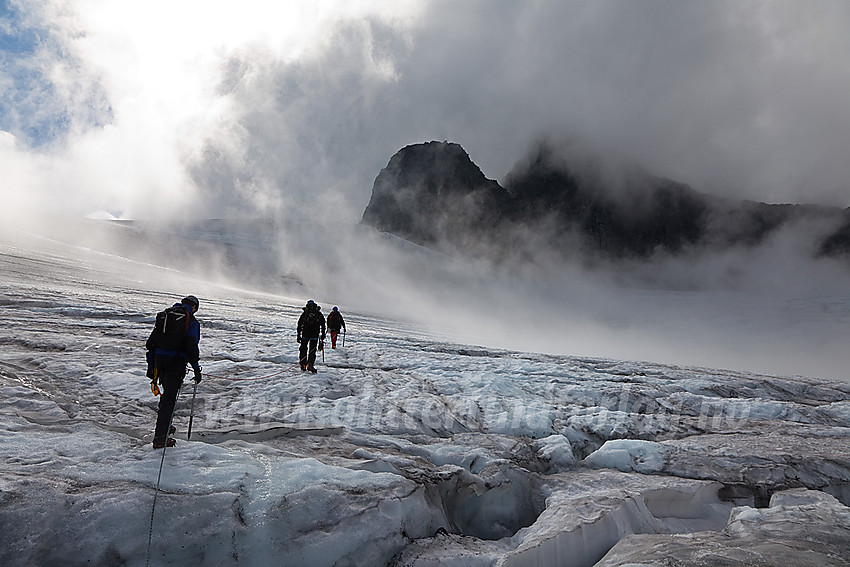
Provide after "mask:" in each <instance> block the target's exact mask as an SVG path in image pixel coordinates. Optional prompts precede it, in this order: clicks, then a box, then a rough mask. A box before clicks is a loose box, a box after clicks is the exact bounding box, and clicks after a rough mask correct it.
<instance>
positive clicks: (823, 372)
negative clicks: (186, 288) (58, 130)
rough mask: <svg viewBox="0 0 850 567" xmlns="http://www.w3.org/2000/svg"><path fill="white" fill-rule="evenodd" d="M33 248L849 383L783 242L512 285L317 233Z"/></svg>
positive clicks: (584, 351) (819, 283) (504, 273)
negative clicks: (109, 257)
mask: <svg viewBox="0 0 850 567" xmlns="http://www.w3.org/2000/svg"><path fill="white" fill-rule="evenodd" d="M42 233H43V234H42V235H41V236H33V235H31V234H30V235H29V236H27V234H26V233H24V232H20V231H19V232H17V233H16V236H15V238H17V239H19V240H20V239H24V240H23V241H25V242H26V243H27V244H26V245H27V246H36V247H43V246H48V245H49V243H50V242H56V243H58V242H65V243H67V244H64V245H70V246H75V247H77V248H78V249H79V250H86V251H87V253H88V254H89V255H90V256H89V257H90V261H91V262H94V261H93V260H91V258H96V257H97V254H109V255H115V256H124V257H129V258H134V259H136V260H143V261H144V262H145V263H147V264H149V265H150V266H152V267H165V268H168V270H165V271H162V270H157V271H156V272H155V273H156V275H153V276H151V275H146V274H141V273H138V272H139V270H140V269H141V268H140V267H139V265H138V264H134V265H133V266H132V267H130V266H128V270H129V271H130V272H132V273H130V274H128V277H135V278H136V279H138V280H139V281H142V280H143V281H144V282H145V285H154V286H156V285H158V284H159V283H160V282H161V281H162V279H163V278H164V277H165V276H164V275H163V274H168V273H169V270H173V271H174V272H175V273H177V272H183V273H188V274H191V275H193V276H194V277H196V278H197V279H198V281H199V282H204V281H206V282H210V283H226V284H228V285H232V286H234V287H240V288H243V289H244V288H247V289H253V290H255V291H258V292H262V293H270V294H273V295H270V296H268V299H267V301H268V302H269V306H268V307H269V308H271V309H273V308H274V307H275V302H276V301H277V300H276V299H275V296H278V297H287V298H292V299H293V300H294V301H305V300H306V299H308V298H313V299H315V300H316V301H317V302H319V303H320V304H321V305H323V306H324V307H325V310H326V311H327V310H329V309H330V307H332V306H333V305H338V306H339V307H340V308H341V309H342V310H343V312H361V313H370V314H376V315H379V316H383V317H389V318H393V319H397V320H407V321H412V322H416V323H418V324H421V325H425V326H426V327H427V328H428V329H430V330H431V331H433V332H435V333H438V334H442V335H444V336H446V337H453V338H457V339H462V341H463V342H465V343H469V344H478V345H482V346H491V347H499V348H509V349H516V350H523V351H533V352H543V353H552V354H574V355H591V356H603V357H611V358H617V359H628V360H645V361H652V362H660V363H671V364H685V365H697V366H706V367H712V368H729V369H738V370H750V371H758V372H769V373H774V374H780V375H794V374H802V375H811V376H821V377H828V378H836V379H839V380H847V379H848V374H847V371H846V368H848V367H850V355H848V353H847V349H846V339H847V337H848V336H850V293H848V292H847V291H846V290H847V289H850V285H848V284H850V282H848V278H847V275H846V267H845V266H844V265H842V264H841V263H840V262H837V261H832V260H825V261H814V260H812V261H809V262H799V261H795V262H794V263H790V264H784V263H783V262H781V261H778V260H781V259H782V258H790V257H791V256H789V255H788V254H787V252H788V249H789V248H788V247H787V246H784V244H783V242H782V241H781V239H779V240H777V241H776V242H775V243H774V244H773V245H772V246H766V247H763V248H762V249H761V250H760V251H759V252H753V251H738V252H735V251H728V252H726V253H724V254H718V255H715V256H705V257H701V258H691V259H688V260H683V259H674V258H672V257H667V258H656V259H652V260H648V261H645V262H634V263H631V264H619V265H617V266H603V267H599V268H598V269H596V270H586V269H581V268H578V267H573V266H564V267H560V266H559V267H557V268H554V267H547V266H545V265H544V266H541V267H538V268H534V269H527V270H520V271H517V270H511V269H509V268H505V267H494V266H492V265H490V264H488V263H486V262H484V261H478V262H476V261H474V260H464V261H462V260H459V259H457V258H451V257H449V256H445V255H443V254H440V253H437V252H434V251H431V250H429V249H426V248H423V247H421V246H417V245H414V244H411V243H409V242H406V241H404V240H401V239H399V238H397V237H393V236H391V235H387V234H381V233H378V232H376V231H374V230H372V229H369V228H367V227H363V226H334V225H332V226H328V225H326V224H323V223H322V222H320V221H312V220H300V221H298V222H291V223H288V224H286V223H280V222H273V221H261V220H245V221H236V220H232V221H199V222H196V223H189V224H186V225H183V226H179V225H177V226H175V225H161V224H154V223H144V222H138V223H115V222H106V221H90V220H85V221H83V220H81V221H74V222H71V221H65V222H62V223H53V225H52V228H51V229H50V230H45V231H42ZM44 234H47V236H45V235H44ZM92 269H96V266H95V265H94V263H93V264H92ZM670 283H672V284H674V285H673V286H672V287H673V288H672V289H671V287H670V286H669V285H668V287H666V288H665V287H663V284H670Z"/></svg>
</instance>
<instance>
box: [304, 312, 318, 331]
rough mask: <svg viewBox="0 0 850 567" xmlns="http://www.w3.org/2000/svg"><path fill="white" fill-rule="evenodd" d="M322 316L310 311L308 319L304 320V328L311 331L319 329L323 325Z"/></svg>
mask: <svg viewBox="0 0 850 567" xmlns="http://www.w3.org/2000/svg"><path fill="white" fill-rule="evenodd" d="M322 322H323V321H322V316H321V315H319V314H318V313H317V312H315V311H308V312H307V317H306V318H305V319H304V326H305V327H309V328H311V329H318V328H319V327H320V326H321V324H322Z"/></svg>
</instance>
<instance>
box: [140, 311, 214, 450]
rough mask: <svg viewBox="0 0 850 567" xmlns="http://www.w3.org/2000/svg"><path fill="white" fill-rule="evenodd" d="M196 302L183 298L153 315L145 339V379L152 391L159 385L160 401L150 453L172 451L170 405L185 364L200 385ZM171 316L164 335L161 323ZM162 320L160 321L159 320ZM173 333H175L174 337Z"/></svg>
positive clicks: (180, 383) (175, 396)
mask: <svg viewBox="0 0 850 567" xmlns="http://www.w3.org/2000/svg"><path fill="white" fill-rule="evenodd" d="M198 305H199V303H198V298H197V297H195V296H194V295H189V296H187V297H184V298H183V300H182V301H181V302H180V303H175V304H174V305H173V306H172V307H171V308H170V309H167V310H166V311H163V312H162V313H160V314H159V315H157V324H156V325H155V326H154V330H153V331H152V332H151V335H150V337H148V340H147V343H146V344H145V347H146V348H147V362H148V372H147V375H148V378H151V380H152V383H151V386H152V388H157V389H158V386H157V384H156V383H157V382H159V383H161V384H162V397H160V399H159V409H158V411H157V416H156V430H155V431H154V434H153V446H154V449H161V448H163V447H165V446H168V447H173V446H174V445H175V443H176V442H175V440H174V438H173V437H169V435H171V433H173V428H171V427H170V426H171V418H172V414H173V413H174V405H175V403H176V402H177V393H178V392H179V391H180V386H182V385H183V379H184V378H185V377H186V363H189V364H191V365H192V369H193V370H194V372H195V377H194V380H195V383H196V384H197V383H198V382H200V381H201V366H200V365H199V364H198V359H199V358H200V355H199V352H198V342H199V341H200V340H201V326H200V324H199V323H198V320H197V319H195V312H196V311H197V310H198ZM169 312H172V313H171V314H172V316H173V317H174V318H173V319H167V320H168V321H176V323H175V324H172V325H171V326H170V329H169V330H168V332H167V333H166V332H164V329H163V325H162V323H163V321H165V320H166V319H165V317H166V314H168V313H169ZM161 316H162V317H163V320H162V321H160V317H161ZM173 329H177V330H178V332H177V333H176V334H175V333H174V332H173Z"/></svg>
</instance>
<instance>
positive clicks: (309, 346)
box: [297, 299, 325, 374]
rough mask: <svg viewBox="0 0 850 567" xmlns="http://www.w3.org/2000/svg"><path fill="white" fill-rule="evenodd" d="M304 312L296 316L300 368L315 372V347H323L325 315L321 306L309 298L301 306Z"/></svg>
mask: <svg viewBox="0 0 850 567" xmlns="http://www.w3.org/2000/svg"><path fill="white" fill-rule="evenodd" d="M303 310H304V312H303V313H301V317H299V318H298V329H297V331H298V333H297V340H298V343H299V344H300V345H301V347H300V348H299V349H298V354H299V359H298V360H299V362H300V364H301V370H309V371H310V372H312V373H313V374H315V373H316V347H317V345H318V348H319V349H321V348H323V341H324V340H325V316H324V315H322V308H321V307H319V306H318V305H316V303H315V302H314V301H313V300H312V299H311V300H310V301H308V302H307V305H305V306H304V307H303Z"/></svg>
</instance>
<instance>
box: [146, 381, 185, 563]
mask: <svg viewBox="0 0 850 567" xmlns="http://www.w3.org/2000/svg"><path fill="white" fill-rule="evenodd" d="M179 398H180V390H179V389H178V390H177V396H176V397H175V398H174V408H176V407H177V400H178V399H179ZM174 408H172V409H171V417H170V418H169V419H168V429H166V430H165V431H166V437H165V445H164V446H163V447H162V458H161V459H160V460H159V475H157V477H156V488H155V489H154V493H153V506H151V525H150V529H149V530H148V551H147V554H146V559H145V567H149V566H150V563H151V540H152V539H153V516H154V513H155V512H156V497H157V496H159V482H160V480H162V465H163V464H164V463H165V451H166V449H168V432H170V431H171V423H172V422H173V421H174Z"/></svg>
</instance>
